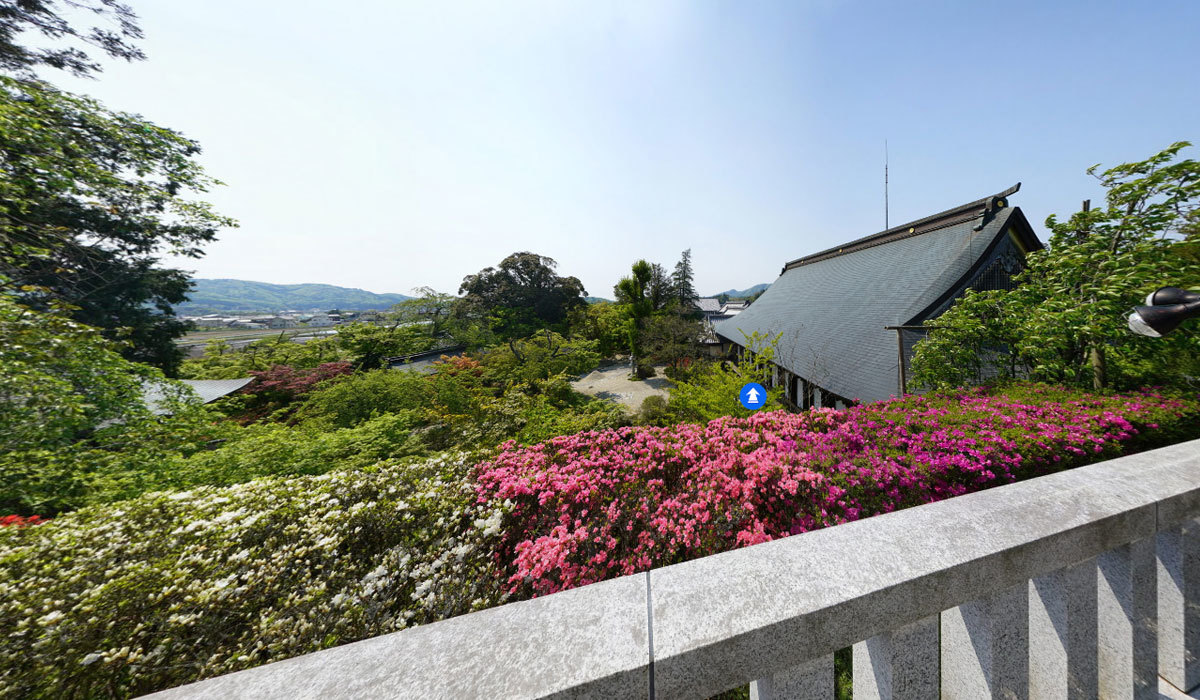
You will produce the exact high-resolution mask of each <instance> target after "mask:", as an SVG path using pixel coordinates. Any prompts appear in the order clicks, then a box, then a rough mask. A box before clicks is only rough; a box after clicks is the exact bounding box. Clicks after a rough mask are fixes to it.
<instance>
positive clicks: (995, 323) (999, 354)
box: [913, 142, 1200, 390]
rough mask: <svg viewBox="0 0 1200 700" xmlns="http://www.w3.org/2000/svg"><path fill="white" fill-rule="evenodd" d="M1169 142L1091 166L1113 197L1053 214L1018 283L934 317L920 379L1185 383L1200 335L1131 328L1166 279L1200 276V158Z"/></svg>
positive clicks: (917, 363) (1197, 281)
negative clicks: (1149, 333) (1133, 316)
mask: <svg viewBox="0 0 1200 700" xmlns="http://www.w3.org/2000/svg"><path fill="white" fill-rule="evenodd" d="M1188 145H1190V144H1188V143H1186V142H1179V143H1175V144H1172V145H1171V146H1170V147H1168V148H1167V149H1165V150H1163V151H1162V152H1160V153H1158V154H1155V155H1154V156H1152V157H1150V158H1149V159H1147V160H1144V161H1141V162H1137V163H1125V164H1122V165H1118V166H1116V167H1113V168H1109V169H1108V170H1105V171H1103V172H1101V173H1099V174H1097V171H1098V170H1099V167H1100V166H1098V165H1097V166H1093V167H1091V168H1089V169H1088V173H1089V174H1091V175H1093V176H1095V177H1097V178H1098V179H1099V181H1100V183H1101V184H1102V185H1103V186H1104V187H1105V189H1106V190H1107V194H1106V206H1104V207H1102V208H1096V209H1089V208H1086V207H1085V208H1084V209H1083V210H1081V211H1079V212H1076V213H1075V214H1074V215H1072V216H1071V217H1070V218H1069V219H1068V220H1066V221H1059V220H1058V219H1057V218H1056V217H1055V216H1050V217H1049V218H1047V220H1046V226H1047V228H1049V229H1050V232H1051V236H1050V247H1049V249H1048V250H1043V251H1037V252H1034V253H1031V254H1030V255H1029V256H1028V259H1027V265H1028V267H1027V269H1026V270H1025V271H1024V272H1022V273H1021V274H1020V275H1019V276H1018V277H1017V282H1018V286H1017V287H1016V288H1015V289H1013V290H1011V291H988V292H983V293H969V294H967V295H966V297H965V298H964V299H962V300H960V301H959V302H958V303H957V304H956V305H955V306H954V307H953V308H951V309H950V311H948V312H946V313H945V314H943V315H942V316H941V317H939V318H937V319H934V320H933V321H931V322H929V323H928V324H927V325H930V326H933V327H934V328H935V330H933V331H931V333H930V336H929V338H928V339H927V340H925V341H922V342H921V343H919V344H918V345H917V352H916V356H915V357H914V360H913V377H914V379H915V380H916V381H917V382H918V383H919V384H921V385H924V386H927V387H946V386H955V385H959V384H962V383H974V382H978V381H981V380H984V379H988V378H993V377H999V378H1001V379H1003V378H1008V377H1014V376H1016V377H1023V378H1029V379H1035V380H1039V381H1046V382H1053V383H1061V384H1068V385H1074V386H1081V387H1090V388H1092V389H1095V390H1099V389H1103V388H1117V389H1122V388H1135V387H1138V386H1143V385H1147V384H1182V383H1186V382H1188V381H1194V380H1195V378H1196V377H1197V376H1200V335H1198V334H1196V333H1194V332H1193V333H1189V332H1186V331H1185V332H1178V331H1177V332H1176V333H1173V334H1171V335H1168V336H1166V337H1164V338H1146V337H1144V336H1138V335H1134V334H1133V333H1131V332H1130V331H1129V330H1128V328H1127V327H1126V317H1127V316H1128V314H1129V312H1130V310H1131V308H1132V307H1133V306H1135V305H1137V304H1139V303H1142V300H1143V299H1144V298H1145V297H1146V295H1147V294H1148V293H1149V292H1151V291H1154V290H1155V289H1157V288H1159V287H1163V286H1168V285H1170V286H1182V287H1190V286H1197V285H1200V263H1198V261H1197V260H1196V259H1195V258H1194V257H1192V256H1191V255H1190V251H1191V248H1190V246H1192V245H1193V244H1194V242H1195V240H1196V239H1195V231H1196V226H1197V222H1198V220H1200V219H1198V217H1200V213H1198V211H1200V163H1197V162H1196V161H1194V160H1191V159H1179V152H1180V151H1181V150H1182V149H1183V148H1185V147H1187V146H1188Z"/></svg>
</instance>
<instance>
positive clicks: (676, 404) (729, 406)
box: [668, 332, 784, 422]
mask: <svg viewBox="0 0 1200 700" xmlns="http://www.w3.org/2000/svg"><path fill="white" fill-rule="evenodd" d="M781 335H782V334H777V335H774V336H770V335H766V334H763V333H758V332H755V333H753V334H751V335H745V334H744V333H743V336H745V341H746V344H745V346H744V347H745V348H746V353H745V355H744V356H743V358H742V360H741V362H739V363H737V364H734V363H732V362H724V363H720V364H714V365H711V366H710V367H707V368H705V369H703V370H700V371H699V372H697V373H696V374H695V376H693V377H691V378H690V379H688V380H687V381H683V382H679V383H677V384H676V385H675V387H674V388H672V389H671V399H670V402H669V403H668V406H669V409H670V412H671V414H672V415H673V416H674V417H675V420H676V422H705V421H710V420H712V419H714V418H720V417H721V416H738V417H745V416H749V415H751V414H752V413H754V411H750V410H749V409H746V408H744V407H743V406H742V404H741V400H740V399H739V396H740V394H741V390H742V387H743V386H745V385H746V383H747V382H757V383H759V384H762V385H763V386H764V387H769V386H770V380H771V374H772V371H771V361H772V360H774V359H775V346H776V344H777V343H778V342H779V338H780V337H781ZM782 395H783V389H782V388H781V387H775V388H768V389H767V398H766V400H765V401H764V402H763V407H762V408H761V409H758V410H768V411H774V410H779V409H782V408H784V406H783V403H782V401H781V400H780V399H781V396H782Z"/></svg>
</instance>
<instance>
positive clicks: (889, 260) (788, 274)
mask: <svg viewBox="0 0 1200 700" xmlns="http://www.w3.org/2000/svg"><path fill="white" fill-rule="evenodd" d="M997 197H1007V191H1006V192H1005V193H1001V195H996V196H995V197H991V198H985V199H983V200H978V201H977V202H972V203H971V204H968V205H964V206H962V207H957V208H955V209H951V210H948V211H946V212H942V213H941V214H939V215H937V216H935V217H927V218H925V219H922V220H920V221H916V222H912V223H909V224H904V225H903V226H898V227H896V228H893V229H889V230H888V231H884V232H882V233H880V234H875V235H874V236H868V237H866V238H862V239H859V240H857V241H852V242H850V243H847V244H844V245H842V246H839V247H837V248H831V249H829V250H827V251H823V252H821V253H817V254H815V255H810V256H808V257H805V258H800V259H799V260H795V261H793V262H791V263H789V264H788V265H787V266H785V268H784V271H783V273H782V276H780V278H779V279H778V280H776V281H775V283H774V284H772V285H771V286H770V288H769V289H767V291H766V293H764V294H763V295H762V296H761V297H759V299H758V300H757V301H756V302H754V303H753V304H751V305H750V306H749V307H747V308H746V310H745V311H743V312H741V313H740V314H738V315H736V316H734V317H732V318H730V319H727V320H724V321H720V322H718V323H716V324H714V329H715V330H716V332H717V334H718V335H720V336H722V337H724V338H726V339H728V340H731V341H733V342H736V343H739V344H743V343H744V342H745V341H744V338H743V335H742V332H741V331H744V332H746V333H751V332H754V331H759V332H763V333H772V334H774V333H780V332H782V333H783V336H782V338H780V341H779V346H778V354H777V356H776V363H777V364H779V365H780V366H781V367H784V368H786V369H788V370H789V371H791V372H793V373H795V374H797V375H799V376H801V377H804V378H805V379H807V380H809V381H812V382H814V383H815V384H817V385H818V386H820V387H822V388H824V389H826V390H827V391H832V392H833V393H835V394H838V395H840V396H843V397H846V398H850V399H860V400H863V401H876V400H880V399H886V398H887V397H888V396H890V395H892V394H895V393H896V392H897V376H898V368H897V349H896V332H895V331H889V330H885V329H884V327H885V326H898V325H906V324H909V323H913V322H919V321H920V320H923V319H918V318H915V316H919V315H920V314H922V313H923V312H926V311H928V310H929V309H931V308H935V307H936V302H939V301H940V300H943V299H945V296H946V294H948V293H949V292H951V291H952V290H953V289H954V287H955V286H956V285H957V284H960V283H961V282H962V281H963V279H964V277H965V276H966V275H967V274H968V272H970V271H972V269H973V268H974V267H975V266H976V264H977V263H978V262H979V261H980V259H981V258H982V257H983V256H984V255H985V254H986V253H987V251H988V250H989V249H990V248H991V246H992V244H993V243H995V242H997V241H998V240H999V239H1000V237H1001V236H1002V235H1006V234H1005V231H1006V230H1007V229H1008V228H1010V227H1011V228H1012V230H1013V231H1014V232H1015V233H1016V235H1017V236H1018V238H1019V239H1020V240H1021V245H1022V247H1024V248H1025V249H1026V250H1032V249H1037V248H1041V247H1042V245H1041V243H1040V241H1038V240H1037V237H1036V236H1034V235H1033V232H1032V229H1030V227H1029V224H1028V222H1027V221H1026V220H1025V217H1024V215H1023V214H1022V213H1021V211H1020V209H1014V208H1009V207H1008V206H1007V201H1005V202H1003V204H1002V206H999V207H997V206H995V201H994V200H995V199H996V198H997ZM989 202H990V203H991V205H992V206H991V208H990V209H988V207H986V206H985V205H986V204H988V203H989ZM985 209H987V211H986V212H985ZM985 213H986V214H987V216H985ZM983 222H986V223H985V225H984V226H983V227H982V228H981V229H980V230H978V231H976V230H975V228H976V227H977V226H978V225H979V224H980V223H983ZM910 229H912V231H910Z"/></svg>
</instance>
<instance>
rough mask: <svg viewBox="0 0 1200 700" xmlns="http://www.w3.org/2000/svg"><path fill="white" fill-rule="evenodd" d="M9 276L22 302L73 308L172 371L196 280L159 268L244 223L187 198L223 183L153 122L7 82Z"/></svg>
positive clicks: (187, 143)
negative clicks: (180, 308)
mask: <svg viewBox="0 0 1200 700" xmlns="http://www.w3.org/2000/svg"><path fill="white" fill-rule="evenodd" d="M0 142H3V143H4V153H5V157H4V158H3V159H2V160H0V275H3V276H5V277H7V279H8V281H9V282H10V283H11V284H12V285H13V286H14V287H16V288H19V289H20V290H21V298H22V301H23V302H24V303H26V304H30V305H33V306H35V307H39V308H47V305H48V304H49V302H50V301H52V300H57V301H61V302H65V303H67V304H70V305H71V306H73V307H76V308H75V310H74V311H73V315H74V317H75V318H76V320H79V321H81V322H83V323H87V324H89V325H93V326H97V327H99V328H101V329H103V330H104V331H105V332H106V334H107V335H108V336H109V337H111V338H118V337H124V338H126V339H128V340H129V341H131V344H130V345H129V346H128V348H127V349H126V351H125V354H126V356H127V357H130V358H132V359H137V360H140V361H145V362H149V363H152V364H155V365H158V366H159V367H162V368H164V369H166V370H168V371H171V370H173V369H174V368H175V366H176V365H177V363H178V361H179V359H180V356H179V354H178V351H177V350H176V349H175V347H174V344H173V339H174V338H175V337H177V336H179V335H181V334H182V333H183V332H184V330H185V328H186V326H185V324H183V323H182V322H181V321H179V320H177V319H175V318H174V313H173V311H172V305H173V304H177V303H180V302H182V301H184V300H185V299H186V294H187V290H188V288H189V282H188V276H187V274H186V273H184V272H182V271H180V270H169V269H162V268H160V267H158V262H157V257H158V255H160V254H161V253H163V252H167V251H169V252H172V253H175V254H179V255H184V256H188V257H199V256H200V255H201V254H202V253H201V250H200V247H199V246H200V245H202V244H204V243H207V242H209V241H212V240H213V239H214V238H215V237H216V233H217V230H218V229H219V228H221V227H223V226H234V225H236V224H235V223H234V222H233V221H232V220H231V219H229V218H227V217H223V216H220V215H218V214H216V213H215V212H213V210H212V209H211V207H210V206H209V205H208V204H206V203H204V202H201V201H196V200H194V199H190V198H187V197H186V196H185V195H187V194H190V193H202V192H205V191H207V190H208V188H210V187H211V186H213V185H216V184H219V183H218V182H217V181H216V180H214V179H212V178H210V177H208V176H207V175H206V174H205V173H204V171H203V170H202V169H201V167H200V165H199V164H198V163H196V161H195V160H194V157H195V156H196V154H198V153H199V152H200V147H199V145H198V144H197V143H196V142H195V141H192V140H191V139H188V138H185V137H184V136H182V135H180V134H179V133H177V132H175V131H172V130H170V129H166V128H163V127H160V126H157V125H155V124H152V123H151V122H148V121H146V120H145V119H143V118H141V117H139V116H137V115H133V114H127V113H122V112H114V111H111V110H108V109H106V108H105V107H103V106H102V105H101V104H99V103H98V102H96V101H95V100H93V99H90V98H88V97H83V96H79V95H72V94H70V93H66V92H62V91H60V90H57V89H55V88H54V87H52V86H50V85H48V84H46V83H44V82H40V81H37V80H17V79H14V78H11V77H3V76H0Z"/></svg>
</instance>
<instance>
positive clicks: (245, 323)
mask: <svg viewBox="0 0 1200 700" xmlns="http://www.w3.org/2000/svg"><path fill="white" fill-rule="evenodd" d="M229 327H230V328H240V329H242V330H248V331H257V330H262V329H264V328H266V326H265V325H264V324H261V323H255V322H254V321H252V320H251V319H248V318H239V319H235V320H233V321H230V323H229Z"/></svg>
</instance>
